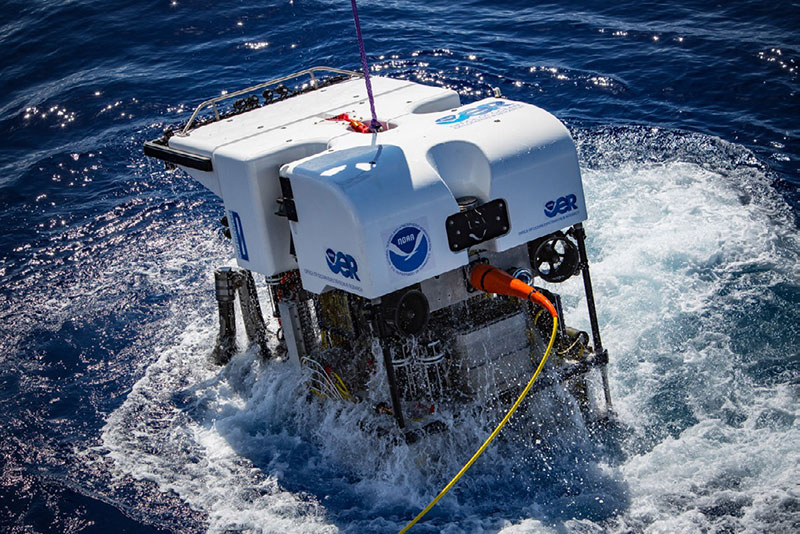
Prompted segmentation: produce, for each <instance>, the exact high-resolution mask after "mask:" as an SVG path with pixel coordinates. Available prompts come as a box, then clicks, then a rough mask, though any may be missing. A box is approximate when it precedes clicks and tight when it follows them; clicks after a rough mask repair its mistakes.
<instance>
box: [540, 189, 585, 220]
mask: <svg viewBox="0 0 800 534" xmlns="http://www.w3.org/2000/svg"><path fill="white" fill-rule="evenodd" d="M576 209H578V197H576V196H575V195H572V194H570V195H567V196H565V197H558V199H556V200H551V201H549V202H548V203H547V204H545V205H544V214H545V215H547V216H548V217H555V216H556V215H558V214H559V213H567V212H568V211H572V210H576Z"/></svg>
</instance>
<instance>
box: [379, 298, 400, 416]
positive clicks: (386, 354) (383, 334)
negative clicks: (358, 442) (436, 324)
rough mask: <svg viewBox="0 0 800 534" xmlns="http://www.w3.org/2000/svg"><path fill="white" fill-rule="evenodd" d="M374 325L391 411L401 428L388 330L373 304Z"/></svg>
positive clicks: (381, 313) (398, 400)
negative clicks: (387, 339) (387, 340)
mask: <svg viewBox="0 0 800 534" xmlns="http://www.w3.org/2000/svg"><path fill="white" fill-rule="evenodd" d="M373 309H374V310H375V318H374V326H375V329H376V330H377V331H378V340H379V341H380V344H381V351H382V352H383V366H384V368H385V369H386V378H387V379H388V380H389V394H390V395H391V398H392V412H393V413H394V417H395V419H396V420H397V425H398V426H399V427H400V428H401V429H402V428H405V426H406V421H405V419H404V418H403V407H402V406H401V405H400V393H399V392H398V391H397V378H396V377H395V374H394V365H392V354H391V351H390V350H389V347H388V346H387V344H386V338H387V336H388V332H387V331H386V322H385V321H384V320H383V312H382V311H381V308H380V306H375V307H374V308H373Z"/></svg>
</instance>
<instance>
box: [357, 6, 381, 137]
mask: <svg viewBox="0 0 800 534" xmlns="http://www.w3.org/2000/svg"><path fill="white" fill-rule="evenodd" d="M350 4H352V6H353V21H354V22H355V23H356V35H357V36H358V49H359V50H360V51H361V68H362V69H364V81H365V82H366V84H367V97H368V98H369V109H370V111H371V112H372V120H371V121H370V123H369V130H370V132H373V133H374V132H377V131H378V130H380V129H381V123H380V122H378V116H377V115H376V114H375V97H374V96H372V83H370V81H369V66H368V65H367V52H366V50H364V37H363V36H362V35H361V23H359V22H358V8H357V7H356V0H350Z"/></svg>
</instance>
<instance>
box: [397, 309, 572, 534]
mask: <svg viewBox="0 0 800 534" xmlns="http://www.w3.org/2000/svg"><path fill="white" fill-rule="evenodd" d="M551 307H552V306H551ZM551 314H552V315H553V333H552V334H550V343H548V345H547V350H545V351H544V355H543V356H542V361H540V362H539V367H537V368H536V372H535V373H533V376H532V377H531V379H530V380H529V381H528V385H526V386H525V389H523V390H522V393H520V395H519V397H517V400H516V401H515V402H514V404H513V405H512V406H511V409H509V410H508V413H506V415H505V417H503V420H502V421H500V424H498V425H497V428H495V429H494V431H493V432H492V433H491V434H490V435H489V437H488V438H486V441H484V442H483V445H481V446H480V448H479V449H478V450H477V452H476V453H475V454H473V455H472V458H470V459H469V461H468V462H467V463H466V464H465V465H464V467H462V468H461V471H459V472H458V474H457V475H456V476H454V477H453V480H451V481H450V482H449V483H448V484H447V485H446V486H445V487H444V489H442V491H440V492H439V495H437V496H436V498H434V499H433V500H432V501H431V503H430V504H429V505H428V506H426V507H425V509H424V510H422V511H421V512H420V513H419V514H417V517H415V518H414V519H413V520H412V521H411V522H410V523H409V524H407V525H406V526H405V527H403V530H401V531H400V532H399V533H398V534H405V533H406V532H408V530H409V529H410V528H411V527H413V526H414V525H415V524H416V523H417V521H419V520H420V519H422V517H423V516H424V515H425V514H427V513H428V512H429V511H430V510H431V508H433V507H434V506H435V505H436V503H437V502H439V499H441V498H442V497H444V496H445V495H446V494H447V492H448V491H450V490H451V489H452V488H453V486H455V484H456V482H458V480H459V479H460V478H461V477H462V476H463V475H464V473H466V472H467V469H469V468H470V467H471V466H472V464H474V463H475V460H477V459H478V457H479V456H480V455H481V454H483V451H484V450H486V447H488V446H489V444H490V443H491V442H492V441H493V440H494V438H496V437H497V435H498V434H499V433H500V430H502V428H503V427H504V426H505V425H506V423H508V420H509V419H511V416H512V415H514V412H515V411H517V408H518V407H519V405H520V404H521V403H522V400H523V399H524V398H525V396H526V395H527V394H528V392H529V391H530V389H531V386H533V383H534V382H535V381H536V378H537V377H538V376H539V373H541V371H542V368H543V367H544V364H545V362H546V361H547V357H548V356H549V355H550V351H551V350H552V349H553V343H554V342H555V340H556V332H557V328H558V315H557V314H554V313H552V312H551Z"/></svg>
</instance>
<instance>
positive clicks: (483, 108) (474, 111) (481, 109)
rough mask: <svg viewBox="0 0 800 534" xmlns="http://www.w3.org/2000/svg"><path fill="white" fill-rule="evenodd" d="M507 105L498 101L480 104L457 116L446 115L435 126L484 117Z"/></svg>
mask: <svg viewBox="0 0 800 534" xmlns="http://www.w3.org/2000/svg"><path fill="white" fill-rule="evenodd" d="M509 105H510V104H508V103H506V102H501V101H500V100H496V101H494V102H487V103H485V104H481V105H480V106H475V107H474V108H469V109H465V110H464V111H462V112H461V113H459V114H458V115H446V116H444V117H442V118H440V119H437V120H436V124H455V123H457V122H463V121H465V120H467V119H470V118H472V117H477V116H479V115H486V114H487V113H491V112H492V111H494V110H496V109H499V108H502V107H504V106H509Z"/></svg>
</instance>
